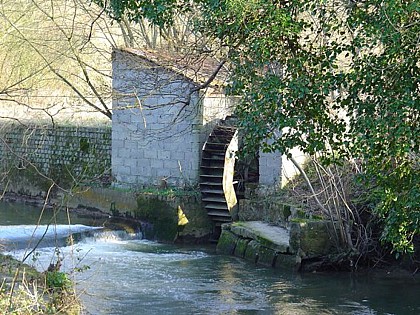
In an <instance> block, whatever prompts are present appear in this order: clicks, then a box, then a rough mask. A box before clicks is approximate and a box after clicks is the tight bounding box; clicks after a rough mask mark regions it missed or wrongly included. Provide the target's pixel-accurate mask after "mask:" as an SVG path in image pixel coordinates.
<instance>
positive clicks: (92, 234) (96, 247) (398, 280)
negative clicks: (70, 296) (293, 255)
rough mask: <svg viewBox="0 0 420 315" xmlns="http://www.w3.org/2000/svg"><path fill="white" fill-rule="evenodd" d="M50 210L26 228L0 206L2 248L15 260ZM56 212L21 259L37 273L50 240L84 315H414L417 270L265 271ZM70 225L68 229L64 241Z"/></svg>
mask: <svg viewBox="0 0 420 315" xmlns="http://www.w3.org/2000/svg"><path fill="white" fill-rule="evenodd" d="M49 216H51V214H48V213H44V215H43V217H44V220H42V221H41V222H40V223H41V226H39V227H38V228H37V231H38V232H36V233H35V234H33V233H31V231H33V230H34V229H35V222H37V217H38V214H37V211H36V210H34V209H31V208H30V207H28V206H21V205H18V204H6V203H0V225H1V226H0V239H3V240H2V241H0V242H2V243H5V240H8V242H7V250H8V251H9V253H11V254H12V255H14V256H15V257H17V258H19V259H21V258H22V257H24V256H25V254H26V253H27V252H28V249H27V248H26V247H27V246H23V245H24V244H25V240H26V242H28V239H29V238H30V237H32V235H33V237H34V238H37V235H42V234H44V233H43V232H45V230H46V229H47V227H48V225H47V224H48V222H49V220H48V217H49ZM56 218H57V219H56V220H55V223H57V224H58V225H54V226H49V227H48V231H47V233H46V234H45V235H46V237H45V239H47V240H46V241H45V242H43V243H42V242H41V243H40V247H39V248H38V249H37V250H36V252H35V255H33V256H32V258H33V259H29V260H28V261H29V262H32V263H33V264H34V265H35V266H36V267H37V268H38V269H39V270H42V271H43V270H45V269H46V268H47V267H48V265H49V264H50V262H51V260H52V259H54V258H55V257H56V255H57V250H56V249H55V247H54V245H55V244H59V245H60V246H61V247H60V249H59V252H58V255H59V256H60V257H61V258H62V259H63V270H66V271H68V272H72V271H74V270H75V269H76V268H78V269H81V270H82V271H80V272H75V273H74V277H75V280H76V282H77V290H78V293H80V297H81V299H82V301H83V304H84V306H85V309H86V314H93V315H96V314H98V315H99V314H127V315H129V314H160V315H162V314H284V315H286V314H297V315H306V314H354V315H362V314H375V315H376V314H407V315H408V314H413V315H414V314H416V315H417V314H420V281H419V278H418V276H416V277H410V276H406V275H405V276H401V275H395V274H393V273H392V272H391V273H389V274H386V273H383V272H380V273H377V272H375V273H369V274H351V273H316V274H312V273H311V274H298V273H291V272H286V271H279V270H272V269H269V268H261V267H257V266H254V265H253V264H251V263H248V262H246V261H243V260H241V259H239V258H235V257H228V256H222V255H217V254H215V251H214V247H212V246H208V247H207V246H199V247H198V246H175V245H166V244H160V243H156V242H152V241H148V240H143V239H141V234H127V233H125V232H115V231H114V232H105V231H102V230H101V229H98V228H97V227H93V226H91V225H89V222H87V221H86V220H81V221H80V220H78V219H77V218H72V219H71V220H72V221H71V222H72V224H71V225H69V224H65V221H64V220H68V217H67V215H63V216H62V217H58V216H56ZM31 220H35V221H34V222H31ZM58 221H61V222H58ZM60 223H61V224H63V225H61V224H60ZM69 229H71V231H72V233H76V234H75V235H76V236H75V237H74V238H73V240H74V241H75V243H74V244H73V245H71V246H69V239H68V237H67V235H68V234H69ZM24 231H26V232H24ZM28 235H29V236H28ZM52 236H54V237H52ZM48 239H49V241H48ZM52 239H54V240H55V241H57V243H52V242H51V240H52ZM34 243H37V241H36V240H34V241H32V244H34Z"/></svg>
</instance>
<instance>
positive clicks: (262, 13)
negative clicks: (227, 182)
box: [111, 0, 420, 252]
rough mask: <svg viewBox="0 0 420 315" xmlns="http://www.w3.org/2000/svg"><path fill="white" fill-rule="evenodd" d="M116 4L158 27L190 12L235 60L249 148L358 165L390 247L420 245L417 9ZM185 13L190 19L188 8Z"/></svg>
mask: <svg viewBox="0 0 420 315" xmlns="http://www.w3.org/2000/svg"><path fill="white" fill-rule="evenodd" d="M116 3H117V1H114V2H111V5H112V7H113V9H114V11H113V14H114V15H116V16H117V17H118V14H121V13H122V12H123V11H124V10H126V12H128V14H129V15H130V16H131V18H132V19H135V17H136V16H137V17H138V16H142V17H148V18H150V20H151V21H153V22H155V23H158V24H159V25H162V26H163V25H166V24H167V23H170V22H171V14H174V12H176V10H178V9H180V5H187V4H188V3H194V4H191V6H190V8H191V7H192V5H194V6H195V7H196V8H199V9H200V11H201V20H200V21H199V22H197V23H196V25H198V31H199V32H201V33H205V34H207V35H208V36H212V37H213V38H214V39H215V40H216V41H218V42H219V44H220V45H219V46H220V47H223V48H224V49H227V50H228V59H229V61H230V63H231V65H232V69H233V73H232V82H233V83H232V85H231V86H230V92H231V93H232V94H236V95H240V96H241V97H242V102H241V103H240V104H239V107H238V115H239V117H240V121H241V123H240V124H241V127H242V128H243V130H244V135H245V139H244V140H245V148H246V149H248V150H256V149H257V148H262V149H263V150H264V151H274V150H280V151H281V152H285V153H286V154H291V153H290V150H291V149H292V148H293V147H296V146H297V147H299V148H300V149H301V150H303V151H304V152H306V153H308V154H315V155H317V156H319V157H321V159H322V161H323V163H324V164H331V163H341V162H342V161H343V160H344V159H355V160H358V161H361V163H362V165H363V173H364V175H365V185H367V186H369V187H374V188H375V191H376V193H377V196H378V200H380V203H379V204H378V206H377V208H376V214H377V216H378V217H379V218H380V219H381V220H382V222H383V240H384V241H386V242H390V243H392V244H393V246H394V250H395V251H397V252H405V251H408V252H412V251H413V245H412V244H413V243H412V240H413V237H414V236H415V235H417V234H419V230H420V228H419V225H420V223H419V222H420V210H419V208H420V207H419V202H418V200H419V164H420V161H419V154H420V152H419V147H420V143H419V139H420V137H419V135H420V130H419V121H420V107H419V105H418V92H419V61H418V60H419V44H418V43H419V34H420V29H419V23H420V22H419V21H420V19H419V4H418V2H417V1H407V0H381V1H379V0H366V1H363V2H359V1H339V0H337V1H303V0H276V1H272V0H196V1H193V2H190V1H187V2H184V1H165V4H163V3H162V2H161V1H118V4H116ZM183 10H187V9H186V8H185V7H184V8H183Z"/></svg>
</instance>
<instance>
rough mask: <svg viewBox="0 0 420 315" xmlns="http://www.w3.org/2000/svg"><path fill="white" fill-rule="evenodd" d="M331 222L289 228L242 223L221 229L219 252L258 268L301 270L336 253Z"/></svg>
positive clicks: (311, 222)
mask: <svg viewBox="0 0 420 315" xmlns="http://www.w3.org/2000/svg"><path fill="white" fill-rule="evenodd" d="M331 231H333V232H334V226H333V224H332V223H331V222H327V221H320V220H305V221H304V222H293V223H291V224H290V225H289V228H283V227H280V226H274V225H270V224H267V223H264V222H261V221H247V222H245V221H241V222H235V223H231V224H224V225H223V226H222V233H221V235H220V238H219V242H218V244H217V252H218V253H220V254H225V255H234V256H236V257H241V258H245V259H246V260H248V261H250V262H253V263H255V264H258V265H262V266H267V267H273V268H279V269H288V270H293V271H295V270H298V269H300V267H301V264H302V263H304V262H305V260H308V259H312V258H318V257H323V256H327V255H329V254H332V253H335V252H337V246H336V244H335V242H334V237H332V235H330V234H331Z"/></svg>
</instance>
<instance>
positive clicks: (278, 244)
mask: <svg viewBox="0 0 420 315" xmlns="http://www.w3.org/2000/svg"><path fill="white" fill-rule="evenodd" d="M230 229H231V231H232V233H234V234H236V235H239V236H240V237H242V238H246V239H254V240H256V241H258V242H259V243H260V244H262V245H264V246H265V247H267V248H270V249H272V250H274V251H276V252H280V253H289V252H290V250H289V243H290V232H289V230H287V229H285V228H282V227H280V226H274V225H269V224H267V223H264V222H261V221H248V222H237V223H234V224H232V226H231V228H230Z"/></svg>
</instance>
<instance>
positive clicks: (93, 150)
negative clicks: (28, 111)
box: [0, 124, 111, 190]
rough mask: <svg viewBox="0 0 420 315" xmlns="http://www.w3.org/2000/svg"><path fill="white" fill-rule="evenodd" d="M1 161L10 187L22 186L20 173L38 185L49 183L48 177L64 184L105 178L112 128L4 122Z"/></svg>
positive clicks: (107, 174) (106, 179)
mask: <svg viewBox="0 0 420 315" xmlns="http://www.w3.org/2000/svg"><path fill="white" fill-rule="evenodd" d="M0 160H1V169H2V172H3V173H4V174H7V179H8V180H9V185H8V187H9V189H11V188H12V187H13V186H14V184H15V185H17V186H22V185H19V184H21V180H22V176H23V177H24V178H25V179H26V180H27V181H28V182H29V183H32V184H39V185H38V186H43V185H44V186H49V184H50V183H51V181H50V180H48V178H51V179H52V180H54V181H55V182H57V183H58V184H62V185H65V186H67V185H73V184H75V183H86V182H90V183H91V182H102V181H108V180H109V179H110V167H111V129H110V128H109V127H105V126H104V127H96V128H94V127H76V126H58V127H52V126H47V127H45V126H37V125H33V126H23V125H14V124H11V125H6V126H3V127H2V128H1V129H0ZM10 181H11V182H10ZM10 184H12V185H10ZM15 188H17V187H15ZM40 188H41V190H45V189H46V188H47V187H40Z"/></svg>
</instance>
